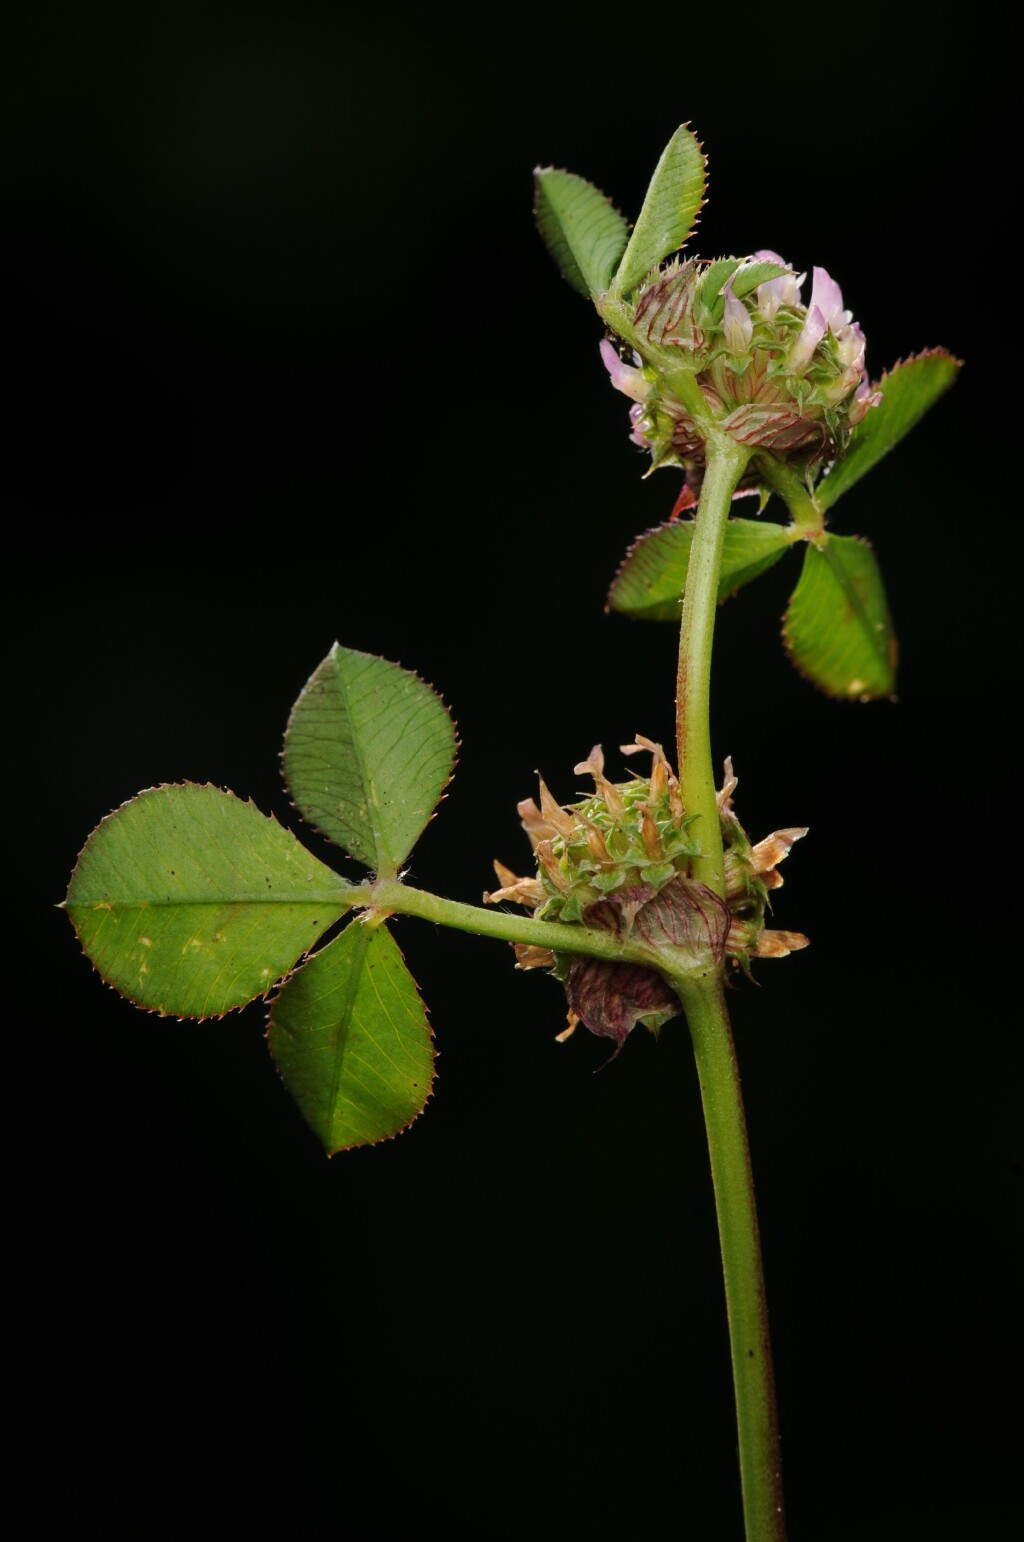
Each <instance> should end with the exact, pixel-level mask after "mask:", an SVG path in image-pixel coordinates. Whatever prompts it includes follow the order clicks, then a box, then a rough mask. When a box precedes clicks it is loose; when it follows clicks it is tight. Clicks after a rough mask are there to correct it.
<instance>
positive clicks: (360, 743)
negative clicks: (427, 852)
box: [284, 643, 456, 876]
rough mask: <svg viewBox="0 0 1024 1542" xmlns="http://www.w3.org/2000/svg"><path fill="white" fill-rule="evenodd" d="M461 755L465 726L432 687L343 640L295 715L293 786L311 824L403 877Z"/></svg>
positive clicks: (288, 757)
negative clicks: (458, 729) (459, 740)
mask: <svg viewBox="0 0 1024 1542" xmlns="http://www.w3.org/2000/svg"><path fill="white" fill-rule="evenodd" d="M455 749H456V742H455V727H454V725H453V723H452V720H451V718H450V717H449V715H448V711H447V709H446V707H445V705H444V702H443V701H442V700H441V698H440V697H439V696H438V695H437V694H436V693H435V692H434V691H432V690H431V688H430V686H429V685H425V684H424V683H423V681H422V680H420V679H419V677H418V676H417V675H414V674H411V673H410V672H409V670H407V669H401V668H400V667H399V666H398V665H397V664H389V663H388V662H387V661H386V660H385V659H379V658H375V657H373V655H371V654H368V653H357V652H355V651H354V650H353V649H351V648H342V647H340V646H339V645H338V644H337V643H335V645H334V647H333V648H332V649H331V651H330V653H329V654H328V655H327V657H326V658H325V659H324V661H323V663H322V664H321V665H320V666H319V667H318V668H317V669H316V670H315V671H314V673H313V675H312V676H311V677H310V679H309V681H308V682H307V684H306V686H305V689H304V690H303V692H302V695H301V696H300V697H299V699H298V701H297V702H296V703H295V706H294V708H293V709H292V715H291V718H290V720H289V723H288V731H287V733H286V734H285V741H284V775H285V781H286V782H287V784H288V788H289V791H290V793H291V796H292V798H293V800H294V802H295V806H296V808H297V809H298V810H299V812H300V813H301V814H302V816H303V818H305V819H308V820H309V822H310V823H311V824H313V825H315V826H316V828H317V829H318V830H320V831H322V832H323V834H324V835H326V836H327V837H328V839H329V840H332V841H334V842H335V843H336V844H337V845H338V846H340V847H341V848H342V850H344V851H347V852H348V853H349V854H350V855H351V856H353V857H356V858H357V859H358V860H359V861H360V862H364V863H365V864H366V866H367V867H370V868H373V869H374V870H375V871H376V872H377V873H379V874H384V875H386V876H393V875H394V874H395V873H396V872H397V871H398V868H399V866H400V864H401V863H402V862H404V861H405V859H406V857H407V856H408V855H409V852H410V851H411V850H412V848H413V846H414V844H415V842H416V840H417V838H418V836H419V835H420V834H421V832H422V830H423V828H424V826H425V825H426V823H427V821H428V820H429V818H430V816H431V814H432V813H433V810H434V808H435V806H436V804H437V802H438V799H439V798H440V796H441V794H442V792H443V791H444V789H445V787H446V786H447V785H448V782H449V781H450V779H451V774H452V769H453V767H454V764H455Z"/></svg>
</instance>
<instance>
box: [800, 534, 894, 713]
mask: <svg viewBox="0 0 1024 1542" xmlns="http://www.w3.org/2000/svg"><path fill="white" fill-rule="evenodd" d="M782 635H783V639H784V641H785V644H786V647H787V649H788V651H789V655H790V657H791V659H792V660H793V663H794V664H795V665H796V667H797V669H798V670H799V671H800V673H801V674H803V675H806V676H807V678H808V679H809V680H811V681H813V683H814V684H815V685H817V686H818V687H819V688H820V689H821V690H823V691H824V692H825V693H826V694H827V695H829V696H841V697H844V698H845V699H846V700H847V701H872V700H875V699H877V698H879V697H885V696H891V695H892V693H893V690H894V689H895V685H896V651H897V650H896V636H895V633H894V632H893V628H892V622H891V620H890V618H889V607H888V604H887V603H886V598H885V589H884V588H883V585H882V576H881V574H880V573H879V571H878V563H877V562H876V561H875V554H874V552H873V551H872V550H871V547H870V546H869V545H868V544H867V542H866V541H862V540H860V539H858V538H857V537H856V536H841V535H830V536H829V538H828V544H827V545H826V546H825V547H824V548H823V549H819V548H818V547H816V546H808V547H807V551H806V554H805V556H804V566H803V572H802V573H801V575H800V581H799V583H798V584H797V586H796V589H795V590H794V592H793V597H792V599H791V600H790V602H789V609H788V610H787V611H786V618H785V622H784V624H783V632H782Z"/></svg>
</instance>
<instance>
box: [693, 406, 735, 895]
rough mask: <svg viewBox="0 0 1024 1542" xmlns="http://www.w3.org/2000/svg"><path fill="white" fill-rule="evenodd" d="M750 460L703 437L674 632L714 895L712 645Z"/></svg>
mask: <svg viewBox="0 0 1024 1542" xmlns="http://www.w3.org/2000/svg"><path fill="white" fill-rule="evenodd" d="M749 459H750V452H749V451H748V450H746V449H744V447H743V446H742V445H739V444H737V443H736V442H735V440H733V439H731V438H729V436H728V435H726V434H709V435H708V438H707V469H706V470H705V473H704V484H703V486H702V488H701V494H700V504H699V506H698V509H697V522H696V528H695V529H694V532H693V541H692V543H691V546H690V560H689V566H688V568H687V573H686V590H685V593H684V595H683V617H682V624H681V626H680V631H679V675H678V679H677V686H676V745H677V748H678V752H679V787H680V792H681V793H682V798H683V805H684V807H685V809H686V812H687V813H688V814H698V815H699V816H700V817H699V820H698V822H697V824H696V826H695V834H696V836H697V838H698V840H699V841H700V850H701V854H700V856H699V857H695V858H694V859H693V868H692V871H693V876H694V877H695V878H699V879H700V880H701V882H703V883H706V884H707V885H708V886H709V887H710V888H712V889H714V891H715V893H716V894H719V895H723V894H724V893H725V875H724V870H723V861H722V834H721V829H720V827H719V821H718V804H717V801H716V797H715V769H714V765H713V763H712V759H711V720H710V712H709V696H710V690H711V644H712V640H713V638H714V632H715V609H716V607H717V605H718V574H719V569H720V568H721V565H722V543H723V541H724V540H725V525H726V521H727V519H728V517H729V507H730V505H731V503H732V495H733V493H734V492H735V491H736V488H737V486H738V484H739V480H740V478H741V476H742V475H743V472H744V469H745V467H746V465H747V462H748V460H749Z"/></svg>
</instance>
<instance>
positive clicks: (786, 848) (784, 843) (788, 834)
mask: <svg viewBox="0 0 1024 1542" xmlns="http://www.w3.org/2000/svg"><path fill="white" fill-rule="evenodd" d="M806 834H807V826H806V825H801V826H799V827H797V826H794V827H793V828H791V829H788V830H775V831H773V832H772V834H771V835H767V836H765V838H764V840H763V841H758V843H757V845H756V846H755V847H754V849H753V851H752V852H751V853H750V866H751V868H752V869H753V871H754V872H755V873H768V872H770V871H771V870H772V868H774V867H775V866H777V864H778V863H779V862H781V861H782V859H783V858H784V857H788V856H789V853H790V851H791V850H792V849H793V847H794V846H795V844H796V842H797V841H800V840H803V838H804V836H805V835H806Z"/></svg>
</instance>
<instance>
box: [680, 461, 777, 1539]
mask: <svg viewBox="0 0 1024 1542" xmlns="http://www.w3.org/2000/svg"><path fill="white" fill-rule="evenodd" d="M707 445H708V459H707V471H706V473H705V477H704V484H703V487H702V489H701V497H700V505H699V508H698V511H697V520H696V526H695V529H694V533H693V541H692V543H691V547H690V560H689V567H688V570H687V576H686V591H685V594H684V597H683V615H682V624H681V627H680V636H679V676H678V693H677V697H676V731H677V743H678V749H679V772H680V776H679V780H680V790H681V792H682V798H683V804H684V807H685V808H686V811H687V813H689V814H697V815H699V818H698V820H697V822H696V824H695V827H694V828H695V832H696V834H697V835H698V836H699V839H700V844H701V855H700V856H699V857H697V858H694V860H693V876H694V877H695V878H698V879H699V880H700V881H701V882H703V883H706V884H707V885H708V886H709V888H711V889H713V890H714V891H715V893H716V894H719V895H723V896H724V893H725V880H724V872H723V859H722V835H721V826H720V823H719V816H718V802H717V798H716V794H715V776H714V765H713V762H712V758H711V722H710V711H709V702H710V686H711V645H712V640H713V637H714V628H715V610H716V607H717V603H718V575H719V571H720V568H721V561H722V544H723V541H724V539H725V526H726V521H727V520H728V517H729V507H730V504H731V501H732V495H733V493H734V492H735V490H736V487H737V485H738V483H739V480H740V478H741V476H742V475H743V471H744V469H745V467H746V465H747V461H748V459H749V456H748V454H747V452H746V451H745V450H743V449H742V447H741V446H738V445H736V444H735V443H734V442H732V441H730V440H727V439H725V438H724V436H719V435H718V434H716V433H715V432H714V431H712V432H710V433H709V434H708V438H707ZM676 989H677V990H678V992H679V996H680V999H681V1000H682V1002H683V1006H684V1007H685V1009H686V1019H687V1022H688V1024H689V1028H690V1037H691V1039H692V1041H693V1050H694V1055H695V1057H696V1061H697V1074H698V1077H699V1079H700V1090H701V1098H702V1100H703V1105H704V1122H705V1125H706V1128H707V1137H708V1151H709V1154H710V1158H711V1178H712V1182H713V1184H714V1190H715V1210H716V1213H717V1216H718V1235H719V1242H720V1245H721V1249H722V1267H723V1272H724V1275H725V1301H726V1311H727V1315H728V1320H729V1342H730V1347H731V1351H732V1374H733V1386H734V1389H735V1394H736V1423H737V1428H738V1432H739V1453H740V1478H741V1482H742V1487H743V1515H744V1521H745V1526H746V1537H747V1542H785V1535H786V1531H785V1519H784V1516H783V1509H782V1474H781V1465H780V1459H779V1435H778V1422H777V1418H776V1413H775V1382H774V1376H773V1373H772V1356H771V1343H770V1340H769V1337H768V1307H767V1302H766V1299H765V1291H764V1275H763V1272H762V1268H761V1243H760V1238H759V1235H758V1229H757V1210H756V1207H755V1203H754V1177H753V1172H752V1171H751V1166H750V1148H749V1145H748V1142H747V1128H746V1121H745V1119H744V1115H743V1095H742V1092H741V1090H740V1076H739V1067H738V1065H737V1063H736V1051H735V1048H734V1046H733V1040H732V1031H731V1028H730V1025H729V1014H728V1011H727V1009H726V1005H725V999H724V996H723V991H722V971H721V969H720V968H719V969H715V970H709V971H708V973H707V974H706V975H705V976H704V978H703V979H694V978H693V977H691V978H690V979H688V980H685V981H684V980H679V981H677V982H676Z"/></svg>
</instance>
